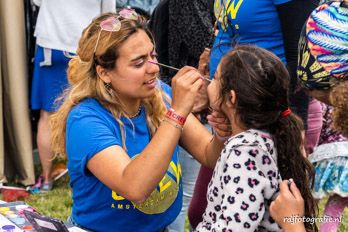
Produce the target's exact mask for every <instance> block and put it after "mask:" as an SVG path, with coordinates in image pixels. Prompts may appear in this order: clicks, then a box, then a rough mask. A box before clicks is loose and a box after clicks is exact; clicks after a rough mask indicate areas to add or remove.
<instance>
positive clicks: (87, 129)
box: [66, 109, 122, 175]
mask: <svg viewBox="0 0 348 232" xmlns="http://www.w3.org/2000/svg"><path fill="white" fill-rule="evenodd" d="M108 123H109V122H106V120H105V119H104V120H103V118H102V117H100V116H98V114H97V113H95V112H93V111H92V110H86V109H80V110H73V111H72V112H71V113H70V114H69V117H68V120H67V128H66V151H67V156H68V160H69V163H70V164H71V167H70V168H73V169H74V170H75V171H76V172H79V173H81V174H82V175H87V174H89V172H88V170H87V168H86V165H87V162H88V161H89V160H90V159H91V158H92V157H93V156H94V155H95V154H97V153H98V152H100V151H102V150H104V149H105V148H107V147H110V146H112V145H119V146H122V145H121V138H120V137H119V136H117V135H116V133H113V132H112V129H111V126H110V125H108Z"/></svg>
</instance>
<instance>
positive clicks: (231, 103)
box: [226, 90, 237, 108]
mask: <svg viewBox="0 0 348 232" xmlns="http://www.w3.org/2000/svg"><path fill="white" fill-rule="evenodd" d="M229 95H230V96H229V98H228V99H227V101H226V105H227V107H228V108H235V105H236V102H237V96H236V92H235V91H234V90H231V91H230V94H229Z"/></svg>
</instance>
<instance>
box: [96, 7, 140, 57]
mask: <svg viewBox="0 0 348 232" xmlns="http://www.w3.org/2000/svg"><path fill="white" fill-rule="evenodd" d="M120 17H122V18H124V19H129V20H137V19H138V14H137V13H136V12H135V10H134V9H122V10H121V11H120V12H119V13H118V16H117V17H115V16H111V17H108V18H106V19H104V20H103V21H101V22H100V24H99V26H100V31H99V34H98V38H97V42H96V43H95V46H94V51H93V55H95V52H96V50H97V47H98V43H99V39H100V34H101V32H102V31H108V32H115V31H119V30H120V29H121V20H120Z"/></svg>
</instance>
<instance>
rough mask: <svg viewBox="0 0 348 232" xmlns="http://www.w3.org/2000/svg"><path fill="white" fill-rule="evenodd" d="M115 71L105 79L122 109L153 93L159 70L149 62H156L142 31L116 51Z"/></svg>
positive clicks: (151, 47) (151, 46)
mask: <svg viewBox="0 0 348 232" xmlns="http://www.w3.org/2000/svg"><path fill="white" fill-rule="evenodd" d="M118 54H119V57H118V59H117V60H116V67H115V69H113V70H111V71H109V72H108V77H109V78H108V79H109V80H110V81H111V85H112V87H113V89H114V91H116V93H117V94H118V96H119V98H120V99H121V101H122V102H123V103H124V104H125V105H133V104H137V103H138V102H139V101H140V100H141V99H144V98H148V97H150V96H152V95H153V94H154V93H155V87H156V79H157V76H158V73H159V67H158V66H157V65H154V64H151V63H149V62H148V61H149V60H151V61H157V60H156V54H155V51H154V45H153V43H152V42H151V39H150V38H149V36H148V35H147V34H146V32H145V31H143V30H139V31H138V32H136V33H134V34H133V35H131V36H130V37H129V38H128V39H127V40H126V41H125V42H124V43H123V44H122V45H121V46H120V48H119V50H118Z"/></svg>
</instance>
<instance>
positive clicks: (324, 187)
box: [309, 92, 348, 232]
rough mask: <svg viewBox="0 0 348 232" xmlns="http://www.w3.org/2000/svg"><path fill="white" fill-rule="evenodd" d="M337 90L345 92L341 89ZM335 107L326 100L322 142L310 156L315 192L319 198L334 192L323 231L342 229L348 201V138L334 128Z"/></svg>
mask: <svg viewBox="0 0 348 232" xmlns="http://www.w3.org/2000/svg"><path fill="white" fill-rule="evenodd" d="M337 94H338V96H344V95H342V93H339V92H338V93H337ZM332 110H333V107H332V106H327V105H325V104H324V103H322V111H323V119H324V120H323V128H322V131H321V136H320V140H319V146H318V147H317V148H316V149H315V150H314V153H312V154H311V155H310V157H309V160H310V161H311V162H312V163H313V165H314V167H315V184H314V189H313V196H314V197H315V198H317V199H322V198H323V197H325V196H328V195H329V196H330V197H329V200H328V202H327V203H326V206H325V211H324V215H325V217H328V219H330V218H331V219H330V220H327V221H324V222H322V223H321V225H320V231H323V232H325V231H337V230H338V227H339V225H340V218H341V217H342V213H343V210H344V208H345V207H346V205H347V204H348V172H347V168H346V167H348V152H347V151H348V140H347V139H346V138H345V137H344V136H343V135H342V134H341V133H338V132H337V131H335V130H333V129H332ZM346 113H347V112H346ZM346 115H347V114H346Z"/></svg>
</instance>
